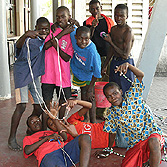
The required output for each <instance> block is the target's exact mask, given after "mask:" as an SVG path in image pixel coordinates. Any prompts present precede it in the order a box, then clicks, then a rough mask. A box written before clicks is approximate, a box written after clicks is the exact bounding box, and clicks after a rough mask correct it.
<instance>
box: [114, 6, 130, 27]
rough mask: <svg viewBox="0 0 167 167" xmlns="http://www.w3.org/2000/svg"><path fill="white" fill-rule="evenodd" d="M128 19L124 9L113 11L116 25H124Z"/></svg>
mask: <svg viewBox="0 0 167 167" xmlns="http://www.w3.org/2000/svg"><path fill="white" fill-rule="evenodd" d="M127 18H128V15H127V10H126V9H119V8H118V9H115V11H114V19H115V22H116V23H117V25H120V26H121V25H124V24H125V23H126V19H127Z"/></svg>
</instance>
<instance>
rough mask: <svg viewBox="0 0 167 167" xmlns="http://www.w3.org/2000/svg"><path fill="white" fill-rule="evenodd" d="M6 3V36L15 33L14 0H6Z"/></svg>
mask: <svg viewBox="0 0 167 167" xmlns="http://www.w3.org/2000/svg"><path fill="white" fill-rule="evenodd" d="M6 4H7V13H6V17H7V23H6V25H7V36H8V37H10V36H15V35H16V1H15V0H6Z"/></svg>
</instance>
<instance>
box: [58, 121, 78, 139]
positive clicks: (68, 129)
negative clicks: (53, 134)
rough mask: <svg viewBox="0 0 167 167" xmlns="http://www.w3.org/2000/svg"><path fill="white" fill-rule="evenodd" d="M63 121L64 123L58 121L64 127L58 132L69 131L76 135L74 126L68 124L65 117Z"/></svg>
mask: <svg viewBox="0 0 167 167" xmlns="http://www.w3.org/2000/svg"><path fill="white" fill-rule="evenodd" d="M64 122H65V123H63V122H62V121H61V122H60V123H61V125H62V126H63V127H64V128H65V129H64V130H62V131H60V133H63V132H64V133H65V132H66V133H69V134H70V135H71V136H72V137H74V138H75V137H77V136H78V132H77V130H76V128H75V126H74V125H71V124H69V123H68V122H67V120H66V119H65V118H64Z"/></svg>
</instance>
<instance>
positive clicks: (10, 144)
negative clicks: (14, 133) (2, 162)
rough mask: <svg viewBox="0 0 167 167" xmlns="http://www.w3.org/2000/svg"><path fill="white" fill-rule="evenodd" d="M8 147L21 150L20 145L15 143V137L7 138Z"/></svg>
mask: <svg viewBox="0 0 167 167" xmlns="http://www.w3.org/2000/svg"><path fill="white" fill-rule="evenodd" d="M8 147H9V148H10V149H11V150H13V151H22V147H21V146H20V145H18V144H17V142H16V139H14V140H8Z"/></svg>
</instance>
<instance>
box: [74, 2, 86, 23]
mask: <svg viewBox="0 0 167 167" xmlns="http://www.w3.org/2000/svg"><path fill="white" fill-rule="evenodd" d="M73 5H74V6H73V7H74V10H75V12H74V19H76V20H77V21H78V22H79V23H80V25H81V26H82V25H83V22H84V21H85V20H86V0H82V1H80V0H74V4H73Z"/></svg>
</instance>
